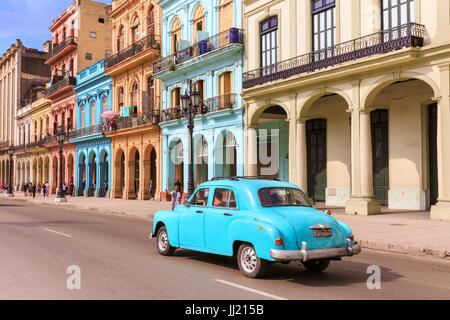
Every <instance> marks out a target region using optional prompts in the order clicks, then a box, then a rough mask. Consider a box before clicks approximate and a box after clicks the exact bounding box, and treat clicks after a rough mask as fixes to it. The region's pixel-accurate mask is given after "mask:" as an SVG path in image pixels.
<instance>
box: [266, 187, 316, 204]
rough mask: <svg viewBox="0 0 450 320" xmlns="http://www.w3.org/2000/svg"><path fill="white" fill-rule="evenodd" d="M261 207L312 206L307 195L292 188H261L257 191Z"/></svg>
mask: <svg viewBox="0 0 450 320" xmlns="http://www.w3.org/2000/svg"><path fill="white" fill-rule="evenodd" d="M258 196H259V201H260V202H261V205H262V206H263V207H286V206H295V207H312V204H311V201H310V200H309V198H308V196H307V195H306V194H305V193H304V192H303V191H301V190H299V189H294V188H262V189H260V190H259V191H258Z"/></svg>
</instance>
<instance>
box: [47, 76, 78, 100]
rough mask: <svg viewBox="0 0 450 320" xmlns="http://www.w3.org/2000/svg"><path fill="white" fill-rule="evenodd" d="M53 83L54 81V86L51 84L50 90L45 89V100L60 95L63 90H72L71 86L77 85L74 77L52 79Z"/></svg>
mask: <svg viewBox="0 0 450 320" xmlns="http://www.w3.org/2000/svg"><path fill="white" fill-rule="evenodd" d="M53 80H54V81H56V83H55V84H53V85H52V86H51V87H50V88H48V89H47V94H46V98H47V99H51V98H52V97H54V96H55V95H56V94H57V93H61V92H62V91H63V90H64V91H67V90H70V89H72V87H73V86H75V85H76V84H77V78H75V77H65V78H61V77H58V76H56V77H54V78H53Z"/></svg>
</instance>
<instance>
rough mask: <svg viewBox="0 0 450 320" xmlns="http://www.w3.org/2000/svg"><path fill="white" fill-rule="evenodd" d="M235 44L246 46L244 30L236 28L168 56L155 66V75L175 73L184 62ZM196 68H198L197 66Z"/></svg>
mask: <svg viewBox="0 0 450 320" xmlns="http://www.w3.org/2000/svg"><path fill="white" fill-rule="evenodd" d="M233 44H238V45H243V44H244V32H243V30H241V29H236V28H232V29H229V30H227V31H224V32H221V33H219V34H216V35H214V36H212V37H209V38H207V39H205V40H202V41H200V42H198V43H196V44H194V45H192V46H190V47H188V48H186V49H184V50H180V51H177V52H176V53H174V54H171V55H169V56H166V57H164V58H162V59H160V60H159V61H157V62H155V63H154V64H153V73H154V74H157V73H162V72H164V71H167V70H170V71H174V70H175V69H176V67H177V66H179V65H181V64H183V63H184V62H187V61H190V60H192V59H194V58H196V57H200V56H203V55H206V54H208V53H211V52H214V51H217V50H219V49H222V48H225V47H227V46H229V45H233ZM196 67H198V65H197V64H196Z"/></svg>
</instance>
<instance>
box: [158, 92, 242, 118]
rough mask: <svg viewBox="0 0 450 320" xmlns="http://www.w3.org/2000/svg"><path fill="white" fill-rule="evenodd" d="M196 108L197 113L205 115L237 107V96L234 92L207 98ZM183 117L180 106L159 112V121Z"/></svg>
mask: <svg viewBox="0 0 450 320" xmlns="http://www.w3.org/2000/svg"><path fill="white" fill-rule="evenodd" d="M200 105H201V106H200V108H198V109H197V115H205V114H209V113H212V112H216V111H223V110H231V109H237V108H238V107H239V105H238V98H237V94H235V93H227V94H224V95H221V96H217V97H212V98H208V99H206V100H204V101H202V102H201V104H200ZM184 117H185V115H184V114H183V110H182V108H181V107H174V108H169V109H164V110H162V112H161V122H165V121H171V120H181V119H183V118H184Z"/></svg>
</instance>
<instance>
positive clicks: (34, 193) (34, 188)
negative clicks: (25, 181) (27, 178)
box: [31, 184, 36, 199]
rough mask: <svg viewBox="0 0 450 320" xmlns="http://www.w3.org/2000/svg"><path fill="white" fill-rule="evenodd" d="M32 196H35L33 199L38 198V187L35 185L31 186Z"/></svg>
mask: <svg viewBox="0 0 450 320" xmlns="http://www.w3.org/2000/svg"><path fill="white" fill-rule="evenodd" d="M31 194H32V195H33V199H34V198H35V197H36V185H35V184H33V185H32V186H31Z"/></svg>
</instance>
